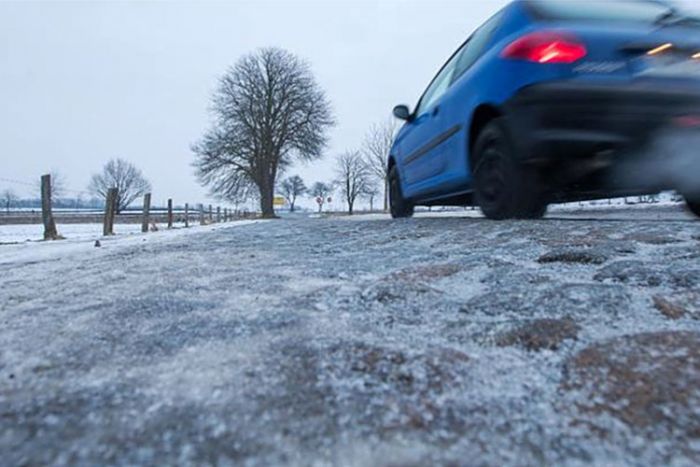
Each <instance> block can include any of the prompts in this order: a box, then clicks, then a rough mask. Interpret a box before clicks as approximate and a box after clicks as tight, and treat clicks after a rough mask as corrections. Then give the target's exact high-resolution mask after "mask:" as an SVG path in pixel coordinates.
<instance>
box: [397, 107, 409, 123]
mask: <svg viewBox="0 0 700 467" xmlns="http://www.w3.org/2000/svg"><path fill="white" fill-rule="evenodd" d="M394 117H396V118H398V119H399V120H405V121H407V122H409V121H411V119H412V117H413V116H412V115H411V111H410V110H408V106H407V105H397V106H396V107H394Z"/></svg>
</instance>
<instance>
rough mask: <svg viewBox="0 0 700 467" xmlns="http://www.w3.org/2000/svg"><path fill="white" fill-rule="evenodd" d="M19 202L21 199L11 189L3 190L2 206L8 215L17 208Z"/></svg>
mask: <svg viewBox="0 0 700 467" xmlns="http://www.w3.org/2000/svg"><path fill="white" fill-rule="evenodd" d="M18 201H19V197H18V196H17V195H16V194H15V192H14V191H12V190H10V189H9V188H8V189H6V190H3V192H2V206H3V207H4V208H5V212H6V213H7V214H9V213H10V209H12V208H13V207H15V206H16V205H17V202H18Z"/></svg>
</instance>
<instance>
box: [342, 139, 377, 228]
mask: <svg viewBox="0 0 700 467" xmlns="http://www.w3.org/2000/svg"><path fill="white" fill-rule="evenodd" d="M337 174H338V179H337V183H338V186H339V187H340V192H341V193H342V195H343V198H344V199H345V202H346V203H347V204H348V214H350V215H352V213H353V210H354V207H355V202H356V201H357V198H359V197H360V196H361V195H362V194H364V193H365V191H366V189H367V187H368V186H369V185H370V183H371V177H372V175H371V172H370V171H369V169H368V168H367V163H366V161H365V160H364V159H363V158H362V154H361V153H360V152H359V151H348V152H345V153H343V154H341V155H340V156H338V159H337Z"/></svg>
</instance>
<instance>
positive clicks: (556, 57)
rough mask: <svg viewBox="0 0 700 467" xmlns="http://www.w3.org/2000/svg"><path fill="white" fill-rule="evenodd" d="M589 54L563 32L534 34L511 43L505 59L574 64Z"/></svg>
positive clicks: (572, 37)
mask: <svg viewBox="0 0 700 467" xmlns="http://www.w3.org/2000/svg"><path fill="white" fill-rule="evenodd" d="M587 54H588V51H587V50H586V46H585V45H583V44H582V43H581V42H580V41H579V40H578V39H576V38H575V37H574V36H572V35H570V34H566V33H562V32H533V33H531V34H528V35H526V36H523V37H521V38H519V39H517V40H515V41H514V42H512V43H510V44H509V45H508V46H507V47H506V48H505V49H504V50H503V53H502V54H501V56H502V57H504V58H512V59H516V60H528V61H531V62H536V63H574V62H577V61H579V60H581V59H582V58H583V57H585V56H586V55H587Z"/></svg>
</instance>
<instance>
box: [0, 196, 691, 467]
mask: <svg viewBox="0 0 700 467" xmlns="http://www.w3.org/2000/svg"><path fill="white" fill-rule="evenodd" d="M193 232H194V231H193ZM147 238H148V240H147V241H140V240H139V241H136V240H134V239H129V241H128V242H125V243H120V242H119V241H115V242H105V244H104V245H103V247H102V248H94V247H93V246H92V244H90V243H76V244H71V245H69V246H62V245H55V244H52V245H46V244H41V245H30V246H27V245H9V246H0V323H1V327H0V464H4V465H40V464H57V465H63V464H79V465H95V464H105V463H106V464H121V465H127V464H129V465H133V464H139V465H153V464H160V465H164V464H182V465H201V464H219V465H270V464H291V465H310V464H314V465H326V464H328V465H431V464H446V465H542V464H557V465H581V464H597V465H601V464H607V465H610V464H614V465H662V464H671V465H693V464H694V465H697V464H698V463H700V221H696V220H694V219H693V218H691V217H689V216H687V215H686V214H685V213H683V212H681V211H680V210H674V209H671V208H665V209H652V210H644V209H634V210H614V211H610V212H606V211H583V212H567V211H555V212H554V213H553V214H552V215H551V218H549V219H546V220H543V221H536V222H533V221H526V222H503V223H497V222H491V221H486V220H483V219H477V218H463V217H451V216H446V215H443V214H440V215H435V216H433V217H420V218H416V219H411V220H405V221H390V220H387V219H384V218H382V217H376V216H368V217H364V218H362V217H360V218H357V219H352V220H350V219H346V218H334V219H282V220H279V221H271V222H261V223H256V224H252V225H241V226H233V227H230V228H220V229H218V230H214V231H202V232H201V233H191V232H190V233H188V234H187V235H173V236H171V237H167V236H166V237H163V238H160V239H159V240H157V241H156V240H155V239H157V238H158V237H157V236H150V237H147ZM29 247H31V248H36V252H32V251H27V249H28V248H29Z"/></svg>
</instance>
